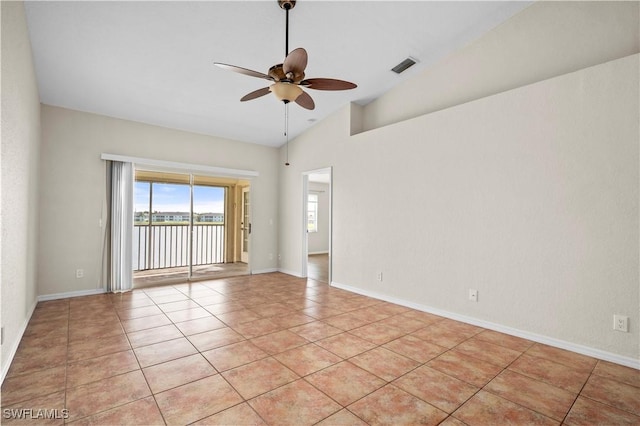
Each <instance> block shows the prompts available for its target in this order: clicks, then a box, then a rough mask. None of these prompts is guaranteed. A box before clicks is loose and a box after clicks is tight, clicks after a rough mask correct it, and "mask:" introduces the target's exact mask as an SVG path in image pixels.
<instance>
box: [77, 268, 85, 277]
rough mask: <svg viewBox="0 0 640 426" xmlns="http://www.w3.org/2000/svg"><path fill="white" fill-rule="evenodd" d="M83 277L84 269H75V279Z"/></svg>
mask: <svg viewBox="0 0 640 426" xmlns="http://www.w3.org/2000/svg"><path fill="white" fill-rule="evenodd" d="M82 277H84V269H76V278H82Z"/></svg>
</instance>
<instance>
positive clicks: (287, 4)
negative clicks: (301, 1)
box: [278, 0, 296, 10]
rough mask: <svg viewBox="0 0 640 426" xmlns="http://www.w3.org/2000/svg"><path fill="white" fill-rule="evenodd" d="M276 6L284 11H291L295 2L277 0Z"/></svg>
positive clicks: (294, 0)
mask: <svg viewBox="0 0 640 426" xmlns="http://www.w3.org/2000/svg"><path fill="white" fill-rule="evenodd" d="M278 5H279V6H280V7H281V8H283V9H284V10H291V9H293V8H294V7H295V5H296V0H278Z"/></svg>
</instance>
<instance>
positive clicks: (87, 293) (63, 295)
mask: <svg viewBox="0 0 640 426" xmlns="http://www.w3.org/2000/svg"><path fill="white" fill-rule="evenodd" d="M102 293H106V291H105V289H103V288H94V289H92V290H78V291H68V292H65V293H55V294H43V295H41V296H38V302H46V301H47V300H57V299H66V298H69V297H81V296H93V295H94V294H102Z"/></svg>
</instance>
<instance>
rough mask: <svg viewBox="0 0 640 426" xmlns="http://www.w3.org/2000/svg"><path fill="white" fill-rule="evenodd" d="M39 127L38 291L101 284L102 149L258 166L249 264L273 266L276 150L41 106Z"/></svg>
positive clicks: (259, 268) (211, 163) (219, 164)
mask: <svg viewBox="0 0 640 426" xmlns="http://www.w3.org/2000/svg"><path fill="white" fill-rule="evenodd" d="M42 127H43V140H42V156H41V191H40V204H41V211H42V214H41V215H40V247H39V249H40V252H39V258H40V261H39V270H38V276H39V283H38V290H39V294H41V295H48V294H58V293H66V292H72V291H82V290H91V289H96V288H101V287H102V286H103V283H102V280H101V276H102V247H103V244H104V239H103V230H102V229H101V228H100V227H99V226H98V223H99V220H100V218H106V212H105V211H104V200H105V196H106V170H105V162H104V161H102V160H100V154H101V153H104V152H106V153H110V154H119V155H128V156H132V157H142V158H151V159H158V160H168V161H175V162H181V163H190V164H202V165H208V166H216V167H224V168H233V169H243V170H255V171H257V172H258V173H259V176H258V177H257V178H255V179H253V182H252V197H253V198H252V208H253V219H252V231H253V232H252V238H253V239H252V244H253V245H252V247H251V266H252V269H253V270H254V271H264V270H273V269H275V268H276V267H277V265H276V262H277V260H276V256H275V253H276V252H277V235H278V234H277V215H278V205H277V198H278V197H277V179H278V172H277V156H278V151H277V150H276V149H275V148H270V147H265V146H261V145H255V144H246V143H239V142H234V141H229V140H224V139H220V138H215V137H211V136H204V135H197V134H193V133H187V132H182V131H177V130H171V129H166V128H161V127H155V126H151V125H146V124H141V123H135V122H130V121H125V120H120V119H115V118H109V117H105V116H100V115H95V114H89V113H84V112H78V111H72V110H68V109H63V108H57V107H52V106H46V105H45V106H43V107H42ZM271 254H273V256H270V255H271ZM76 269H84V278H80V279H76V278H75V270H76Z"/></svg>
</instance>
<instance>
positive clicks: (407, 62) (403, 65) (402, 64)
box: [391, 57, 417, 74]
mask: <svg viewBox="0 0 640 426" xmlns="http://www.w3.org/2000/svg"><path fill="white" fill-rule="evenodd" d="M416 62H417V61H416V60H415V59H413V58H411V57H409V58H407V59H405V60H404V61H402V62H400V63H399V64H398V65H396V66H395V67H393V68H391V71H393V72H395V73H396V74H400V73H401V72H403V71H405V70H406V69H407V68H409V67H410V66H412V65H415V63H416Z"/></svg>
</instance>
